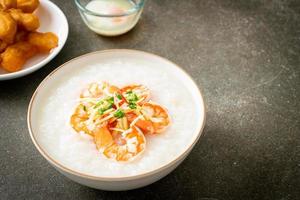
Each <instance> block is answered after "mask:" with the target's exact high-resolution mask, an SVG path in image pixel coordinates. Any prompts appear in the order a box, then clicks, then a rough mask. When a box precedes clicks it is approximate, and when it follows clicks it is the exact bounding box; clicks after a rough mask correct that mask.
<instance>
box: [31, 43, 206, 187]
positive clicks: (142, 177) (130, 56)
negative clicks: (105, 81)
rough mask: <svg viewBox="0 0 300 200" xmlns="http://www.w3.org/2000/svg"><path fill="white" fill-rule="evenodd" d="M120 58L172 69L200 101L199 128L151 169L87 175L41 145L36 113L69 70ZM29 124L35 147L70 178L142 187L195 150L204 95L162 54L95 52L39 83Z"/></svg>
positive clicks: (94, 183) (200, 125) (93, 184)
mask: <svg viewBox="0 0 300 200" xmlns="http://www.w3.org/2000/svg"><path fill="white" fill-rule="evenodd" d="M120 58H122V59H123V60H124V59H125V60H126V62H139V61H141V60H143V61H146V62H147V63H150V65H151V67H166V68H167V69H168V70H171V72H172V74H175V76H176V78H179V80H181V81H182V82H184V84H185V86H186V88H187V90H188V91H189V92H190V93H191V94H192V96H193V97H192V98H194V100H195V102H198V103H199V104H198V105H197V107H195V108H194V109H196V110H197V113H198V114H197V115H196V116H195V118H194V119H191V120H196V121H199V123H198V124H197V127H195V129H193V130H196V131H195V132H193V133H191V134H187V135H190V137H191V140H190V141H191V142H190V143H189V144H188V145H186V146H185V148H184V150H183V151H182V152H180V154H179V156H178V157H176V158H174V159H173V160H172V161H170V162H169V163H167V164H164V165H161V166H160V167H158V168H156V169H154V170H152V171H148V172H145V173H142V174H138V175H134V176H125V177H100V176H91V175H88V174H84V173H82V172H80V171H74V170H73V169H70V168H69V167H68V166H65V165H63V164H61V163H60V161H59V160H56V159H55V158H53V157H51V156H50V154H49V153H48V152H47V150H46V148H44V147H43V146H42V145H41V142H40V141H39V139H38V138H39V137H37V136H38V134H39V131H38V124H37V121H38V120H37V113H38V110H39V109H41V104H42V99H43V98H44V97H45V96H47V91H49V90H48V89H50V88H51V87H55V86H54V85H55V84H54V83H55V82H59V81H60V80H63V79H65V77H66V74H68V73H70V72H71V71H72V70H75V69H74V68H78V67H81V68H82V67H85V66H88V65H90V64H95V63H97V64H101V63H102V62H105V63H107V62H109V61H110V60H111V61H114V60H117V59H120ZM101 66H102V65H99V72H101ZM173 72H174V73H173ZM198 110H199V111H198ZM27 123H28V129H29V133H30V136H31V139H32V141H33V143H34V145H35V146H36V148H37V149H38V150H39V152H40V153H41V154H42V156H43V157H44V158H45V159H46V160H47V161H48V162H49V163H51V164H52V165H53V166H54V167H55V168H56V169H57V170H58V171H60V172H61V173H62V174H64V175H65V176H67V177H68V178H70V179H71V180H73V181H75V182H78V183H80V184H83V185H86V186H89V187H92V188H97V189H102V190H113V191H117V190H129V189H135V188H139V187H143V186H145V185H148V184H151V183H153V182H155V181H157V180H159V179H160V178H162V177H164V176H166V175H167V174H168V173H170V172H171V171H172V170H174V169H175V168H176V167H177V166H178V165H179V164H180V163H181V162H182V161H183V160H184V159H185V157H186V156H187V155H188V154H189V153H190V151H191V150H192V148H193V147H194V145H195V144H196V142H197V141H198V139H199V137H200V135H201V133H202V130H203V127H204V123H205V107H204V102H203V98H202V96H201V93H200V91H199V89H198V87H197V86H196V84H195V82H194V81H193V80H192V79H191V78H190V76H189V75H188V74H187V73H185V72H184V71H183V70H182V69H181V68H180V67H178V66H177V65H176V64H174V63H172V62H170V61H169V60H167V59H164V58H162V57H159V56H156V55H153V54H150V53H146V52H142V51H136V50H125V49H123V50H121V49H119V50H117V49H115V50H106V51H98V52H93V53H89V54H86V55H83V56H80V57H77V58H75V59H73V60H71V61H69V62H67V63H65V64H63V65H62V66H60V67H58V68H57V69H56V70H54V71H53V72H52V73H51V74H49V75H48V76H47V77H46V78H45V79H44V80H43V81H42V83H41V84H40V85H39V86H38V88H37V89H36V91H35V93H34V94H33V96H32V99H31V101H30V104H29V108H28V116H27ZM191 130H192V129H191Z"/></svg>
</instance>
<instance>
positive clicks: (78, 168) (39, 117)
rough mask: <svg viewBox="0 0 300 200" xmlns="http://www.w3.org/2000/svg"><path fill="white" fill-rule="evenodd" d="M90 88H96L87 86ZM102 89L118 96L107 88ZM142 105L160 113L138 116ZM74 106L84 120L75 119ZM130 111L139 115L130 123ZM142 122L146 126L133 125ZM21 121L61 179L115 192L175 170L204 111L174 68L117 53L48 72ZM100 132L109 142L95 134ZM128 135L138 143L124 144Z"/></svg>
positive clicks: (82, 59) (196, 136)
mask: <svg viewBox="0 0 300 200" xmlns="http://www.w3.org/2000/svg"><path fill="white" fill-rule="evenodd" d="M95 83H97V84H99V85H98V86H99V87H98V89H95V88H94V86H93V87H91V84H95ZM103 83H109V84H110V85H113V86H116V87H115V88H117V90H109V89H107V90H106V89H105V86H103ZM132 85H140V86H143V88H147V91H148V92H147V98H144V97H143V96H142V94H145V93H141V92H139V91H137V90H133V91H134V92H132V91H129V90H126V89H124V88H128V86H132ZM91 88H93V89H91ZM119 88H120V90H119ZM122 88H123V89H122ZM87 90H88V91H87ZM125 90H126V91H125ZM91 91H92V92H91ZM95 91H99V92H98V93H97V94H96V93H95ZM119 91H120V92H119ZM91 93H92V94H95V95H96V96H89V95H90V94H91ZM132 94H134V96H133V97H134V98H132ZM119 96H120V97H119ZM121 96H122V97H123V99H124V101H123V100H122V98H121ZM142 97H143V98H142ZM117 98H119V100H118V99H117ZM108 99H109V100H108ZM146 99H147V100H146ZM111 100H112V101H111ZM108 102H111V103H110V104H107V103H108ZM154 102H155V103H154ZM147 105H148V106H149V105H152V106H153V105H155V106H156V105H157V106H161V107H162V108H164V109H160V110H158V111H157V113H158V115H157V116H156V115H155V113H156V112H144V111H145V110H143V109H145V106H147ZM99 106H100V107H99ZM77 108H80V109H81V112H80V113H81V114H82V113H83V115H81V114H79V115H75V114H76V111H77ZM132 112H135V113H141V114H140V115H139V114H137V115H136V116H135V117H136V118H133V119H132V120H130V118H129V117H127V116H129V115H128V113H129V114H130V113H132ZM143 113H144V114H145V115H144V114H143ZM149 113H150V114H149ZM161 113H163V114H164V113H165V115H161ZM74 116H75V117H77V118H75V120H73V119H74V118H73V117H74ZM78 116H79V117H78ZM82 116H83V117H82ZM91 116H92V117H91ZM126 117H127V118H126ZM91 119H92V120H91ZM123 120H125V121H126V124H127V125H124V126H123V125H122V124H124V123H123V122H124V121H123ZM143 120H144V121H145V122H147V120H148V121H149V123H150V125H149V123H138V122H143ZM27 122H28V128H29V133H30V136H31V139H32V141H33V143H34V145H35V146H36V148H37V149H38V151H39V152H40V153H41V154H42V156H43V157H44V158H45V159H46V160H47V161H48V162H49V163H50V164H51V165H53V166H54V167H55V168H56V169H57V170H58V171H60V172H61V173H62V174H64V175H65V176H67V177H68V178H70V179H71V180H73V181H75V182H78V183H80V184H82V185H86V186H89V187H92V188H96V189H102V190H111V191H120V190H130V189H135V188H139V187H143V186H146V185H149V184H151V183H153V182H155V181H157V180H159V179H161V178H162V177H164V176H166V175H167V174H168V173H170V172H171V171H172V170H174V169H175V168H176V167H177V166H178V165H179V164H180V163H181V162H182V161H183V160H184V159H185V158H186V156H187V155H188V154H189V153H190V151H191V150H192V148H193V147H194V145H195V144H196V143H197V141H198V139H199V138H200V135H201V133H202V130H203V127H204V124H205V107H204V102H203V98H202V95H201V93H200V90H199V89H198V87H197V85H196V84H195V82H194V81H193V80H192V79H191V77H190V76H189V75H188V74H187V73H186V72H184V71H183V70H182V69H181V68H180V67H179V66H177V65H176V64H174V63H172V62H171V61H169V60H167V59H165V58H162V57H159V56H157V55H154V54H150V53H146V52H142V51H137V50H126V49H115V50H106V51H98V52H93V53H89V54H86V55H83V56H80V57H77V58H75V59H73V60H71V61H69V62H67V63H65V64H63V65H62V66H60V67H58V68H57V69H56V70H54V71H53V72H52V73H51V74H50V75H49V76H47V77H46V78H45V79H44V80H43V81H42V83H41V84H40V85H39V86H38V88H37V89H36V91H35V93H34V94H33V96H32V99H31V101H30V104H29V108H28V118H27ZM78 122H79V123H78ZM162 122H164V123H162ZM143 124H146V125H149V126H150V127H152V128H149V129H143ZM77 125H78V126H77ZM140 125H141V126H140ZM95 127H96V128H95ZM103 127H108V128H106V129H105V130H106V132H105V131H104V132H105V133H107V136H109V140H107V138H108V137H107V136H103V134H102V133H104V132H103V131H102V132H101V131H99V130H100V129H101V130H102V128H103ZM147 127H148V126H147ZM123 129H124V130H123ZM134 130H135V134H140V135H141V138H143V139H142V140H132V139H136V138H129V139H128V138H125V136H128V133H129V132H130V133H129V134H132V133H133V132H134ZM146 130H148V131H146ZM149 130H150V131H149ZM122 131H123V132H122ZM119 132H120V133H119ZM118 133H119V134H118ZM126 134H127V135H126ZM104 135H105V134H104ZM104 138H106V139H104ZM116 138H121V140H122V142H120V141H121V140H119V139H116ZM105 141H110V144H111V145H110V146H109V147H108V146H105ZM141 143H142V144H141ZM103 144H104V145H103ZM101 145H102V146H101ZM138 145H139V146H138ZM102 147H103V148H102ZM124 149H125V150H124Z"/></svg>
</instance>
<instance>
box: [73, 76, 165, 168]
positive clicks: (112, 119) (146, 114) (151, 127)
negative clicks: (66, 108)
mask: <svg viewBox="0 0 300 200" xmlns="http://www.w3.org/2000/svg"><path fill="white" fill-rule="evenodd" d="M149 98H150V91H149V89H148V88H147V87H145V86H143V85H128V86H125V87H122V88H118V87H116V86H114V85H110V84H109V83H107V82H102V83H91V84H89V85H88V86H87V87H86V88H85V89H84V90H83V91H82V93H81V94H80V99H79V104H78V105H77V107H76V108H75V111H74V113H73V114H72V116H71V120H70V124H71V126H72V127H73V129H74V130H75V131H76V132H83V133H86V134H89V135H91V136H92V137H93V138H94V141H95V144H96V147H97V149H98V150H99V151H100V152H101V153H102V155H104V156H105V157H106V158H109V159H112V160H115V161H118V162H122V161H123V162H125V161H132V160H133V159H135V158H136V157H137V156H138V155H141V154H142V153H143V152H144V150H145V148H146V138H145V134H157V133H161V132H163V131H164V130H165V129H166V128H167V127H168V126H169V124H170V116H169V114H168V112H167V110H166V109H165V108H163V107H162V106H160V105H159V104H157V103H154V102H152V101H148V99H149Z"/></svg>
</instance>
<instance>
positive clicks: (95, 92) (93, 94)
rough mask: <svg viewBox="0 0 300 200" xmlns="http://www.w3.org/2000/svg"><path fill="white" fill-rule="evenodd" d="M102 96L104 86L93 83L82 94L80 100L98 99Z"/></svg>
mask: <svg viewBox="0 0 300 200" xmlns="http://www.w3.org/2000/svg"><path fill="white" fill-rule="evenodd" d="M102 95H103V90H102V86H101V85H100V84H98V83H91V84H89V85H88V86H87V87H86V88H85V89H84V90H83V91H82V92H81V94H80V98H98V97H100V96H102Z"/></svg>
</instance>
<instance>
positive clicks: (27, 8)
mask: <svg viewBox="0 0 300 200" xmlns="http://www.w3.org/2000/svg"><path fill="white" fill-rule="evenodd" d="M39 4H40V2H39V0H17V8H19V9H21V10H23V12H26V13H32V12H33V11H34V10H35V9H36V8H37V7H38V6H39Z"/></svg>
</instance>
